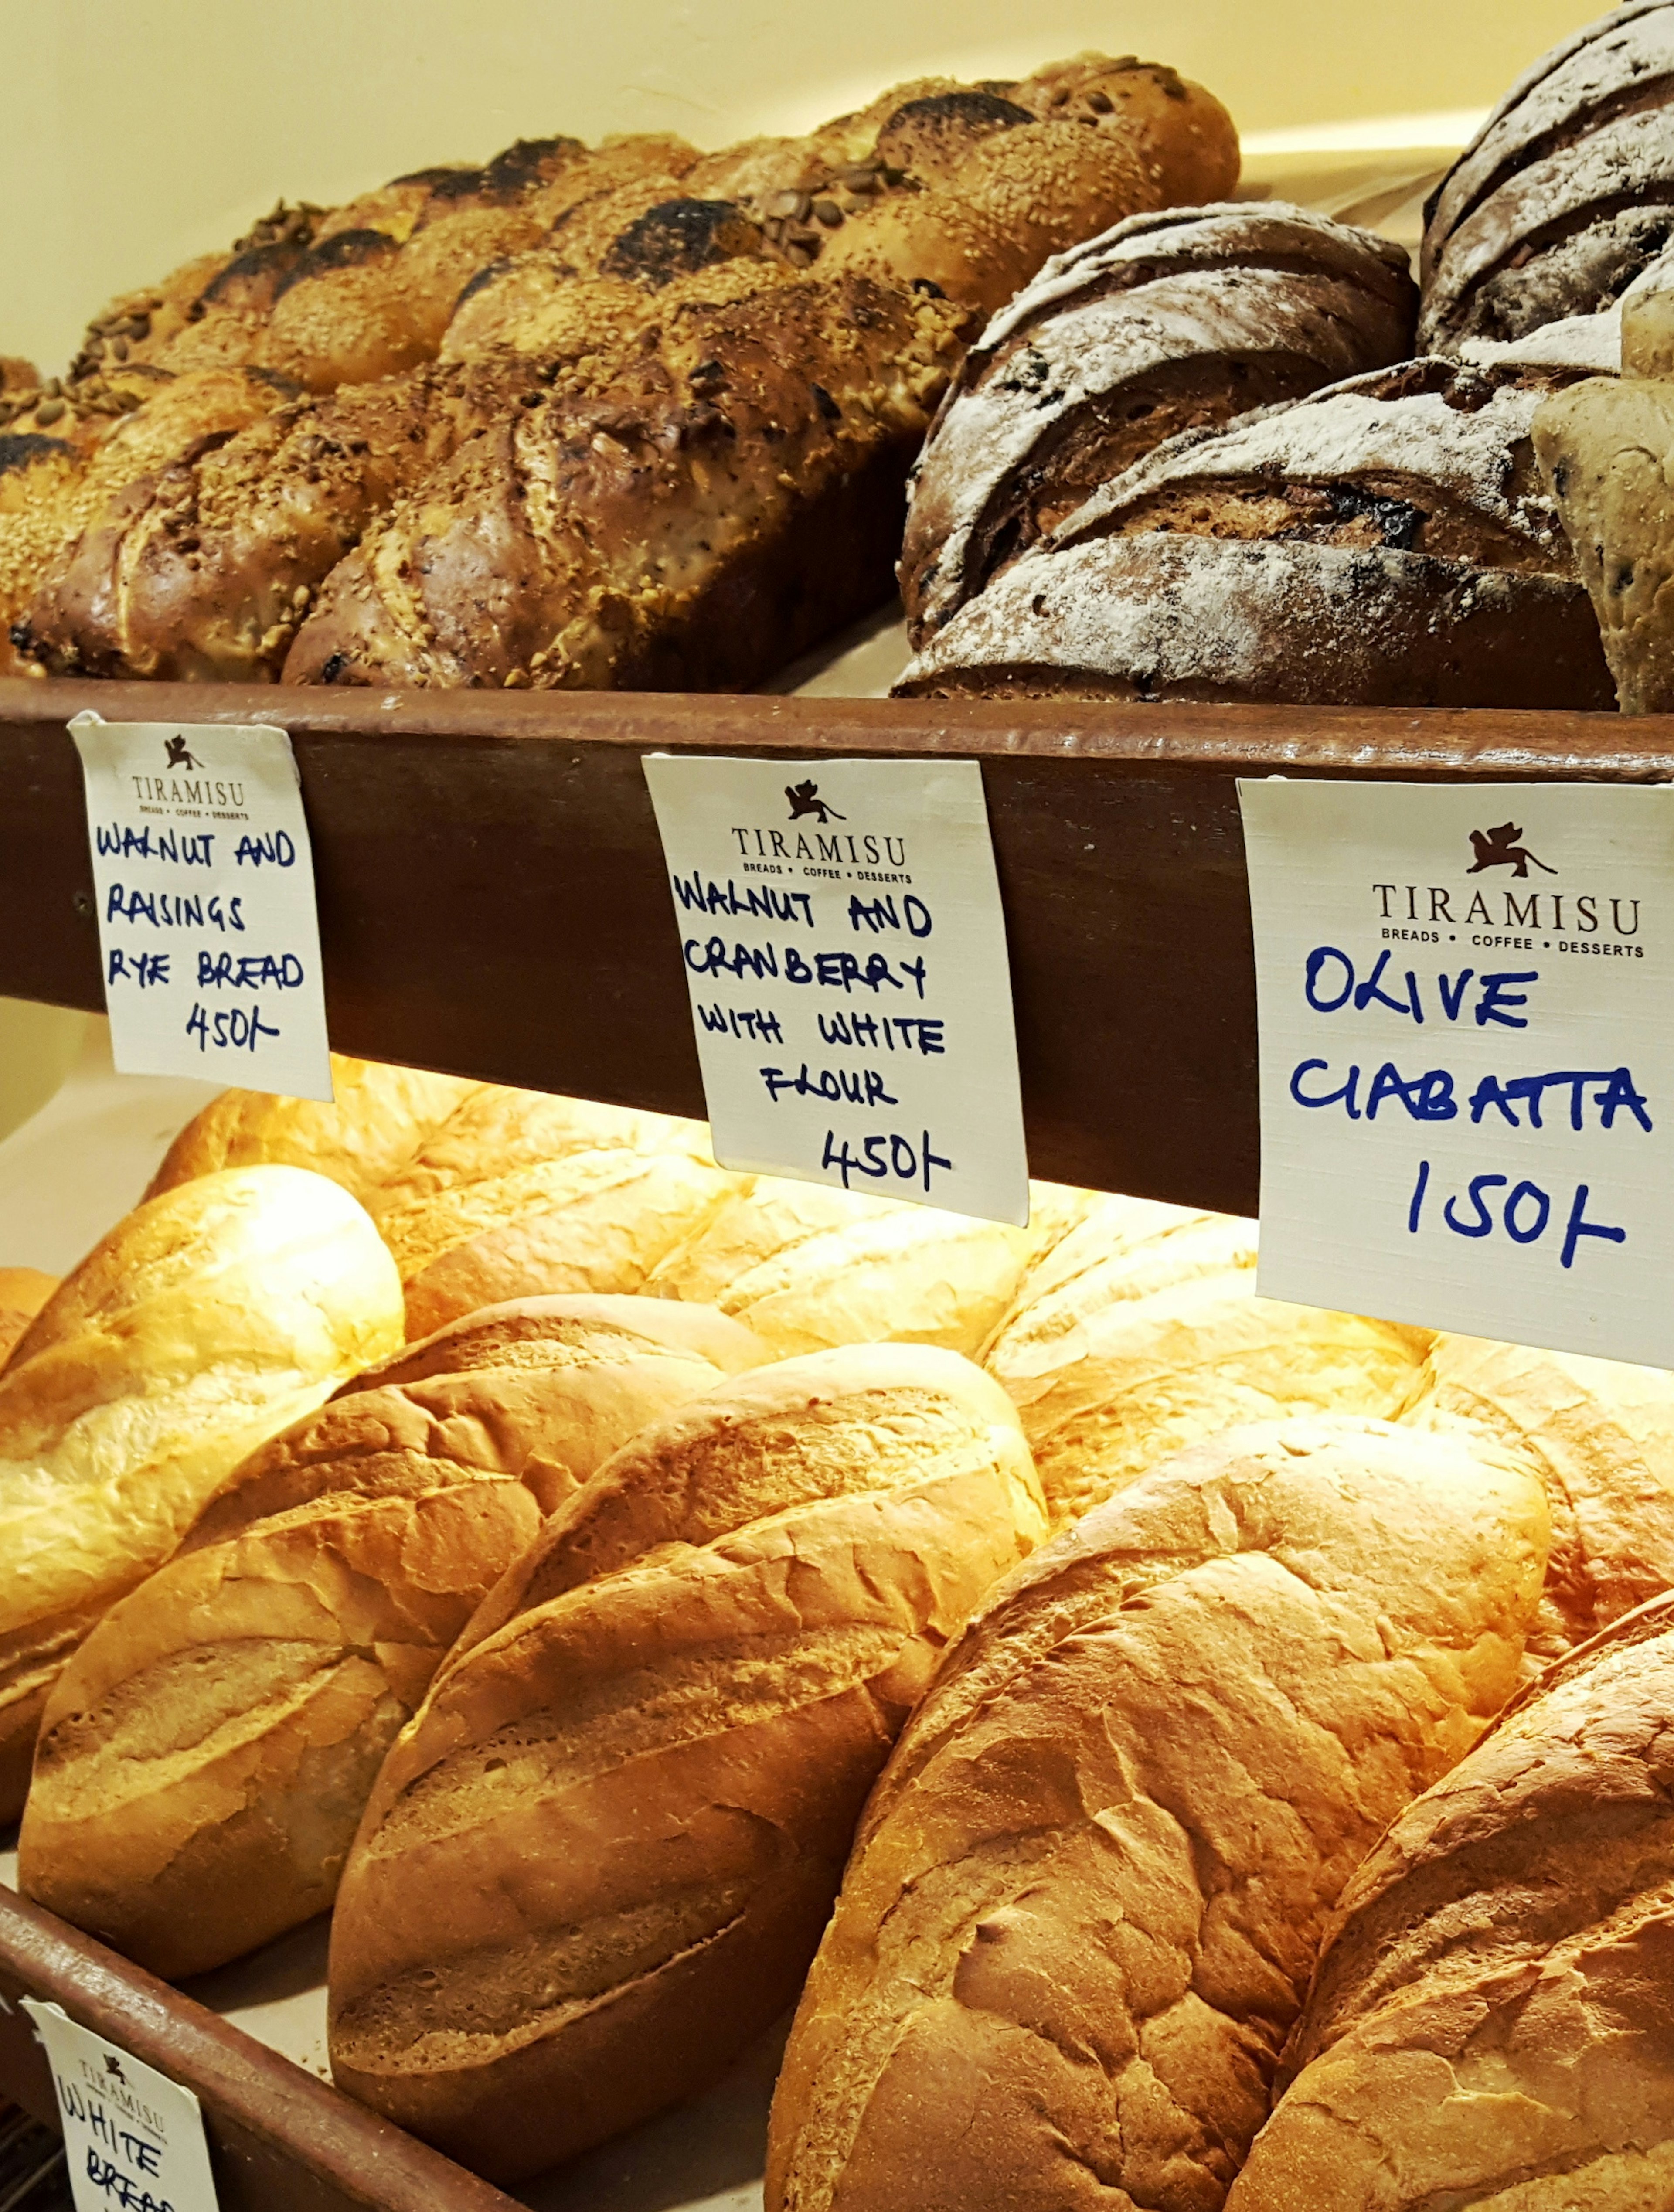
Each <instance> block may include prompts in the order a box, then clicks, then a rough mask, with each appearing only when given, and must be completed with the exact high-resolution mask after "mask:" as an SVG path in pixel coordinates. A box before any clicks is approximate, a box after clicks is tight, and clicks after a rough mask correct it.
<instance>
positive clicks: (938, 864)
mask: <svg viewBox="0 0 1674 2212" xmlns="http://www.w3.org/2000/svg"><path fill="white" fill-rule="evenodd" d="M645 771H646V781H647V783H648V784H649V785H650V787H651V797H652V805H653V806H654V807H655V808H656V811H657V826H658V830H659V832H660V833H661V836H662V840H663V850H664V856H665V858H666V860H667V861H668V866H669V880H670V889H671V890H672V892H673V896H674V902H675V913H676V919H677V921H678V922H679V925H680V939H681V957H682V960H683V962H684V964H685V969H686V981H687V983H688V987H689V989H690V993H691V1000H692V1019H693V1023H694V1026H695V1029H696V1032H697V1045H698V1058H699V1060H700V1062H701V1066H702V1069H703V1088H704V1095H705V1097H706V1098H707V1101H708V1106H709V1118H710V1122H711V1125H712V1127H713V1135H714V1146H715V1157H716V1158H717V1159H719V1161H720V1162H721V1163H722V1164H723V1165H724V1166H726V1167H730V1168H739V1169H743V1170H745V1171H747V1172H755V1173H761V1174H770V1175H783V1176H795V1177H798V1178H799V1179H800V1180H801V1181H803V1182H824V1183H836V1184H840V1186H841V1187H842V1188H845V1189H846V1190H858V1191H867V1192H870V1193H871V1194H873V1195H875V1196H876V1197H880V1198H902V1199H911V1200H914V1201H915V1202H916V1203H918V1204H919V1205H921V1206H944V1207H946V1208H947V1209H948V1210H949V1211H950V1212H957V1213H970V1214H976V1215H980V1216H981V1217H982V1218H986V1219H989V1220H993V1221H1011V1222H1016V1223H1018V1224H1022V1223H1024V1222H1026V1221H1027V1220H1028V1161H1027V1158H1026V1156H1025V1152H1024V1146H1023V1125H1022V1104H1021V1102H1020V1098H1019V1094H1018V1085H1017V1046H1016V1034H1015V1031H1014V1030H1013V1026H1012V1018H1011V978H1010V967H1009V965H1008V963H1007V959H1006V949H1005V921H1004V915H1002V913H1001V910H1000V897H999V884H998V878H997V877H996V874H995V872H994V852H993V846H992V842H991V840H990V837H989V834H988V813H987V808H986V804H985V801H984V799H983V792H982V770H981V769H980V766H979V764H978V763H976V762H974V761H933V760H922V761H917V760H914V761H901V760H886V761H865V760H823V761H798V762H790V763H787V762H785V761H771V760H765V761H764V760H726V759H722V760H714V759H690V758H675V757H665V756H660V755H653V756H652V757H650V758H649V759H647V760H646V763H645Z"/></svg>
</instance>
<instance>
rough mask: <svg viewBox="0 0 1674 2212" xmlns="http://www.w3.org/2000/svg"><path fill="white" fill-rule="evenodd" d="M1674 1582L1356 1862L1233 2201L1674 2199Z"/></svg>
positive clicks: (1413, 2209) (1571, 1660)
mask: <svg viewBox="0 0 1674 2212" xmlns="http://www.w3.org/2000/svg"><path fill="white" fill-rule="evenodd" d="M1671 1711H1674V1596H1663V1597H1659V1598H1656V1599H1653V1601H1652V1602H1651V1603H1650V1604H1648V1605H1647V1606H1645V1607H1642V1608H1641V1610H1640V1611H1638V1612H1637V1613H1629V1614H1628V1615H1627V1616H1626V1618H1625V1619H1623V1620H1620V1621H1618V1622H1616V1625H1615V1626H1613V1627H1611V1628H1609V1629H1607V1630H1605V1632H1604V1634H1603V1635H1602V1636H1600V1637H1598V1638H1596V1639H1595V1640H1594V1641H1593V1642H1592V1643H1590V1644H1584V1645H1583V1646H1582V1647H1581V1649H1580V1650H1578V1651H1576V1652H1574V1654H1573V1655H1572V1656H1570V1657H1568V1659H1565V1660H1563V1661H1562V1662H1560V1663H1559V1664H1558V1665H1557V1666H1556V1667H1554V1668H1551V1669H1550V1671H1549V1672H1548V1673H1547V1674H1544V1675H1543V1676H1542V1677H1541V1678H1540V1680H1538V1682H1537V1683H1535V1684H1534V1685H1533V1686H1532V1687H1531V1689H1530V1690H1529V1691H1527V1692H1525V1694H1524V1696H1523V1698H1522V1699H1521V1700H1519V1704H1518V1705H1516V1706H1515V1707H1513V1710H1512V1711H1511V1712H1510V1713H1508V1714H1507V1716H1506V1717H1505V1718H1503V1719H1502V1720H1501V1723H1500V1724H1499V1726H1498V1727H1497V1728H1496V1729H1495V1730H1494V1732H1493V1734H1492V1735H1490V1736H1489V1737H1488V1739H1487V1741H1485V1742H1483V1743H1481V1744H1479V1745H1478V1746H1477V1748H1476V1749H1475V1750H1474V1751H1473V1752H1472V1753H1471V1755H1470V1756H1469V1758H1467V1759H1465V1760H1464V1761H1463V1762H1462V1763H1461V1764H1460V1765H1459V1766H1458V1767H1456V1768H1455V1769H1454V1771H1453V1772H1452V1773H1451V1774H1449V1775H1447V1777H1446V1778H1444V1779H1443V1780H1441V1781H1440V1782H1438V1783H1436V1784H1434V1787H1433V1788H1431V1789H1430V1790H1428V1792H1427V1793H1426V1794H1425V1795H1424V1796H1422V1797H1420V1798H1419V1799H1418V1800H1417V1802H1416V1803H1415V1804H1412V1805H1410V1806H1409V1807H1408V1808H1407V1809H1406V1810H1405V1811H1404V1813H1403V1814H1401V1815H1400V1817H1399V1818H1398V1820H1396V1821H1395V1823H1394V1825H1393V1826H1392V1827H1391V1829H1390V1831H1389V1833H1388V1834H1387V1835H1386V1837H1385V1838H1384V1839H1383V1841H1382V1842H1381V1843H1380V1844H1379V1845H1378V1847H1377V1849H1376V1850H1374V1852H1373V1853H1372V1854H1371V1855H1370V1857H1368V1858H1367V1859H1366V1860H1365V1861H1364V1862H1363V1863H1362V1865H1361V1867H1360V1868H1359V1869H1358V1870H1357V1871H1356V1875H1355V1876H1354V1879H1353V1880H1352V1881H1350V1884H1349V1887H1348V1889H1347V1891H1346V1892H1345V1893H1344V1895H1343V1900H1342V1904H1341V1905H1340V1907H1339V1908H1338V1911H1337V1915H1336V1918H1335V1923H1334V1925H1333V1928H1332V1930H1331V1938H1330V1941H1329V1942H1328V1944H1327V1946H1326V1948H1325V1953H1324V1955H1323V1956H1322V1958H1321V1959H1320V1961H1319V1971H1318V1972H1317V1974H1316V1976H1315V1978H1314V1984H1313V1992H1312V1994H1311V1995H1310V1996H1309V1998H1308V2003H1307V2011H1306V2013H1305V2014H1304V2015H1303V2016H1302V2019H1301V2021H1300V2022H1299V2023H1298V2026H1297V2028H1296V2031H1295V2035H1294V2036H1293V2038H1292V2040H1291V2044H1290V2047H1289V2051H1287V2052H1286V2055H1285V2072H1286V2075H1287V2076H1288V2077H1289V2087H1287V2088H1286V2090H1285V2092H1284V2094H1283V2096H1282V2098H1281V2099H1280V2100H1279V2102H1278V2105H1277V2109H1276V2110H1275V2112H1274V2114H1273V2117H1272V2118H1271V2120H1269V2121H1268V2123H1267V2125H1266V2126H1265V2128H1264V2129H1263V2130H1262V2132H1261V2134H1260V2135H1259V2136H1258V2137H1257V2139H1256V2143H1255V2148H1254V2149H1253V2150H1252V2153H1251V2154H1250V2159H1249V2163H1248V2164H1247V2165H1246V2167H1245V2169H1244V2172H1243V2173H1242V2174H1241V2175H1240V2178H1239V2180H1238V2182H1237V2184H1236V2185H1235V2186H1234V2190H1233V2191H1232V2195H1231V2197H1230V2198H1229V2200H1228V2212H1441V2208H1442V2207H1444V2206H1446V2207H1450V2208H1451V2207H1453V2206H1459V2207H1464V2206H1466V2205H1469V2206H1471V2207H1472V2208H1474V2212H1572V2208H1574V2212H1582V2208H1585V2212H1660V2208H1662V2207H1663V2206H1665V2205H1666V2204H1669V2203H1674V2069H1671V2068H1670V2065H1669V2039H1670V2021H1669V1988H1670V1983H1671V1978H1674V1963H1671V1962H1674V1773H1671V1770H1670V1752H1669V1727H1668V1722H1669V1714H1670V1712H1671Z"/></svg>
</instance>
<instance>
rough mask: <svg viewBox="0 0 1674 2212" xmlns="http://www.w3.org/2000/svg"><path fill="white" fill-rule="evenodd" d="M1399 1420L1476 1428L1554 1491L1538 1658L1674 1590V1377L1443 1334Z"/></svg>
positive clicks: (1557, 1654) (1537, 1628)
mask: <svg viewBox="0 0 1674 2212" xmlns="http://www.w3.org/2000/svg"><path fill="white" fill-rule="evenodd" d="M1399 1418H1400V1419H1401V1420H1402V1421H1403V1422H1410V1423H1411V1424H1412V1425H1414V1426H1416V1427H1419V1428H1428V1429H1447V1428H1451V1427H1454V1426H1456V1425H1459V1423H1461V1422H1465V1423H1471V1424H1475V1425H1477V1426H1478V1427H1479V1428H1481V1429H1483V1431H1486V1432H1487V1433H1488V1434H1489V1436H1491V1437H1493V1439H1494V1442H1495V1446H1496V1447H1497V1449H1500V1450H1501V1451H1502V1452H1505V1453H1507V1454H1509V1455H1511V1456H1513V1457H1514V1458H1518V1459H1520V1460H1522V1461H1524V1462H1525V1463H1526V1464H1528V1465H1529V1466H1531V1467H1532V1468H1534V1470H1535V1472H1536V1473H1537V1474H1538V1475H1539V1477H1540V1479H1541V1480H1542V1481H1543V1482H1544V1485H1545V1486H1546V1497H1547V1502H1548V1504H1549V1506H1550V1510H1551V1516H1552V1558H1551V1564H1550V1567H1549V1569H1548V1571H1547V1578H1546V1590H1545V1595H1544V1597H1543V1598H1542V1600H1541V1605H1540V1612H1539V1613H1538V1617H1537V1619H1536V1620H1535V1623H1534V1626H1533V1627H1532V1629H1531V1632H1530V1635H1529V1649H1530V1651H1531V1653H1532V1654H1533V1655H1534V1656H1535V1657H1536V1658H1538V1659H1540V1660H1541V1661H1543V1662H1545V1661H1550V1660H1552V1659H1557V1658H1561V1657H1562V1656H1563V1654H1564V1653H1565V1652H1566V1651H1568V1650H1571V1649H1572V1648H1573V1647H1574V1645H1575V1644H1580V1643H1582V1642H1584V1641H1585V1640H1586V1638H1588V1637H1590V1636H1594V1635H1597V1633H1598V1631H1599V1630H1600V1629H1602V1628H1604V1627H1607V1626H1609V1625H1610V1622H1611V1621H1613V1620H1616V1619H1618V1618H1619V1617H1620V1616H1621V1615H1622V1613H1628V1612H1630V1611H1631V1610H1632V1608H1633V1607H1635V1606H1637V1605H1641V1604H1642V1603H1643V1602H1644V1601H1645V1600H1646V1599H1647V1598H1648V1597H1652V1596H1653V1595H1655V1594H1656V1593H1657V1592H1658V1591H1659V1590H1664V1589H1668V1588H1669V1587H1670V1586H1671V1584H1674V1376H1671V1375H1668V1374H1666V1373H1665V1372H1664V1370H1662V1369H1661V1368H1659V1367H1634V1366H1629V1365H1628V1364H1625V1363H1624V1362H1622V1361H1620V1360H1616V1359H1592V1358H1586V1357H1584V1356H1583V1355H1582V1354H1580V1353H1579V1352H1537V1351H1534V1350H1531V1348H1530V1346H1527V1345H1522V1344H1495V1343H1490V1342H1489V1341H1486V1340H1483V1339H1479V1338H1477V1337H1471V1336H1439V1337H1437V1338H1436V1340H1435V1341H1434V1344H1432V1345H1431V1346H1430V1348H1429V1351H1428V1354H1427V1355H1426V1358H1425V1360H1424V1364H1423V1367H1422V1370H1421V1371H1420V1373H1419V1375H1418V1376H1417V1379H1416V1383H1415V1385H1414V1388H1413V1391H1412V1395H1411V1396H1410V1399H1409V1400H1408V1401H1407V1403H1406V1405H1405V1406H1404V1407H1403V1409H1402V1412H1401V1414H1400V1417H1399Z"/></svg>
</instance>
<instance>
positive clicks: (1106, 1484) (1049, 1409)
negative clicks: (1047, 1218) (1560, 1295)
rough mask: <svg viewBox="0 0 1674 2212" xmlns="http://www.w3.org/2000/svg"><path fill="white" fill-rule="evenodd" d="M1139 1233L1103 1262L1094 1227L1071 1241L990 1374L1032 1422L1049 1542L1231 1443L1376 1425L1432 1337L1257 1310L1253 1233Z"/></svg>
mask: <svg viewBox="0 0 1674 2212" xmlns="http://www.w3.org/2000/svg"><path fill="white" fill-rule="evenodd" d="M1116 1204H1118V1205H1119V1206H1131V1205H1133V1204H1134V1201H1133V1200H1118V1201H1116ZM1169 1211H1170V1212H1173V1211H1174V1209H1170V1210H1169ZM1134 1229H1135V1232H1136V1233H1134V1234H1133V1235H1132V1236H1131V1239H1130V1240H1129V1241H1123V1240H1122V1238H1121V1237H1120V1236H1118V1237H1115V1238H1113V1239H1112V1240H1111V1241H1110V1243H1109V1244H1108V1246H1107V1249H1104V1250H1102V1251H1101V1243H1103V1242H1104V1240H1105V1238H1106V1237H1108V1234H1109V1231H1108V1226H1107V1225H1106V1224H1101V1222H1100V1221H1099V1220H1098V1218H1096V1217H1095V1219H1094V1220H1092V1221H1090V1222H1089V1224H1088V1225H1086V1226H1085V1228H1084V1229H1083V1230H1081V1231H1077V1232H1076V1233H1075V1234H1074V1235H1072V1236H1071V1237H1067V1238H1066V1239H1065V1240H1064V1243H1063V1244H1062V1245H1061V1246H1060V1247H1059V1248H1058V1250H1057V1251H1056V1252H1054V1253H1053V1254H1052V1255H1051V1256H1050V1258H1049V1260H1048V1261H1047V1263H1046V1266H1045V1267H1043V1268H1042V1269H1041V1270H1040V1273H1039V1274H1038V1276H1037V1277H1036V1278H1035V1279H1034V1281H1033V1282H1032V1283H1031V1284H1030V1285H1029V1292H1030V1294H1029V1297H1028V1300H1027V1301H1026V1302H1025V1303H1024V1304H1022V1306H1020V1307H1019V1308H1018V1309H1017V1310H1016V1311H1014V1312H1013V1313H1012V1314H1011V1315H1010V1316H1009V1318H1008V1319H1007V1321H1006V1322H1005V1324H1004V1327H1003V1328H1001V1330H1000V1332H999V1334H998V1336H997V1337H996V1338H995V1340H994V1341H993V1343H992V1346H990V1348H989V1351H988V1352H987V1355H986V1359H985V1361H984V1364H985V1365H986V1367H987V1369H988V1371H989V1373H990V1374H991V1375H992V1376H995V1378H996V1379H997V1380H998V1382H999V1383H1001V1384H1002V1385H1003V1386H1004V1389H1005V1390H1006V1392H1007V1394H1008V1395H1009V1396H1010V1399H1011V1401H1012V1402H1013V1403H1014V1404H1015V1405H1016V1408H1017V1411H1018V1413H1019V1414H1020V1415H1021V1417H1022V1424H1023V1433H1024V1435H1025V1436H1026V1437H1028V1441H1029V1447H1030V1449H1031V1450H1032V1451H1033V1453H1034V1462H1035V1465H1036V1466H1037V1467H1038V1468H1039V1469H1040V1480H1041V1484H1042V1486H1043V1487H1044V1489H1045V1491H1046V1504H1047V1508H1048V1510H1049V1511H1050V1512H1051V1514H1052V1522H1053V1526H1054V1527H1059V1526H1062V1525H1063V1523H1064V1522H1068V1521H1072V1520H1074V1519H1076V1518H1077V1516H1079V1515H1081V1514H1083V1513H1085V1512H1087V1511H1088V1510H1089V1509H1090V1508H1091V1507H1093V1506H1095V1505H1097V1504H1101V1503H1102V1501H1103V1500H1104V1499H1106V1498H1108V1497H1110V1496H1111V1495H1112V1493H1113V1492H1115V1491H1118V1490H1120V1489H1121V1488H1123V1487H1124V1486H1125V1485H1126V1484H1128V1483H1130V1482H1131V1481H1133V1480H1134V1479H1135V1477H1136V1476H1137V1475H1140V1474H1143V1473H1144V1472H1145V1470H1146V1468H1149V1467H1152V1466H1154V1465H1155V1463H1156V1462H1157V1461H1158V1460H1159V1459H1161V1458H1164V1457H1166V1456H1167V1455H1168V1454H1170V1453H1172V1452H1176V1451H1180V1450H1184V1449H1186V1447H1187V1446H1188V1445H1192V1444H1195V1443H1202V1442H1204V1441H1205V1440H1206V1439H1207V1438H1209V1437H1212V1436H1216V1435H1217V1434H1218V1433H1219V1432H1220V1431H1222V1429H1228V1428H1232V1427H1234V1426H1235V1425H1239V1424H1241V1423H1247V1422H1252V1421H1264V1420H1271V1419H1277V1418H1278V1417H1280V1416H1282V1415H1285V1414H1301V1413H1360V1414H1369V1415H1373V1416H1378V1417H1381V1416H1383V1415H1385V1414H1388V1413H1392V1412H1393V1411H1394V1410H1395V1408H1396V1407H1398V1405H1400V1404H1401V1402H1402V1401H1403V1400H1404V1397H1405V1396H1406V1395H1408V1393H1409V1392H1410V1390H1411V1389H1412V1387H1413V1385H1414V1383H1415V1381H1416V1376H1417V1372H1418V1367H1419V1363H1420V1361H1421V1360H1422V1358H1423V1356H1424V1352H1425V1348H1426V1346H1427V1345H1428V1336H1427V1334H1425V1333H1424V1332H1423V1331H1422V1330H1419V1329H1411V1328H1398V1327H1397V1326H1396V1325H1395V1324H1394V1323H1393V1322H1380V1321H1368V1320H1364V1319H1362V1317H1361V1316H1358V1315H1355V1314H1339V1313H1328V1312H1326V1311H1325V1310H1323V1309H1322V1308H1320V1307H1318V1306H1292V1305H1283V1304H1280V1303H1279V1301H1278V1300H1277V1299H1275V1298H1259V1297H1257V1296H1256V1293H1255V1258H1256V1234H1255V1224H1254V1223H1253V1222H1252V1221H1238V1220H1234V1219H1231V1218H1228V1217H1226V1216H1224V1215H1216V1214H1206V1215H1198V1216H1195V1217H1193V1216H1190V1215H1187V1216H1185V1217H1184V1218H1176V1219H1174V1220H1165V1221H1164V1222H1162V1223H1161V1225H1159V1226H1158V1228H1157V1229H1156V1230H1155V1232H1154V1233H1152V1234H1149V1235H1146V1234H1143V1218H1142V1219H1141V1220H1139V1221H1137V1222H1136V1223H1135V1224H1134Z"/></svg>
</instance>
